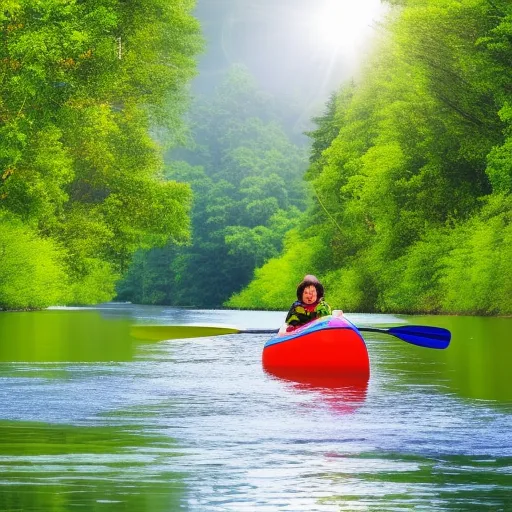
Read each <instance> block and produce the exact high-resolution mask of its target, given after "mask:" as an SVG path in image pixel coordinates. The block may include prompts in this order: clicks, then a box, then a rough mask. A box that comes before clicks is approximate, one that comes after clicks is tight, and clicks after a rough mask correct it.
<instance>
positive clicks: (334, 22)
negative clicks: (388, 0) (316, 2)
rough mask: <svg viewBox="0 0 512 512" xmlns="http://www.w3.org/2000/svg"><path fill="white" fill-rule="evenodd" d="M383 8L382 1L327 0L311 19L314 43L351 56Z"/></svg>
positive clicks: (325, 48)
mask: <svg viewBox="0 0 512 512" xmlns="http://www.w3.org/2000/svg"><path fill="white" fill-rule="evenodd" d="M383 9H384V7H383V6H382V4H381V2H380V0H359V1H358V2H354V1H353V0H325V1H324V2H323V3H321V4H320V8H319V10H318V11H317V13H316V14H315V15H314V16H313V19H312V23H311V36H312V38H313V42H314V44H315V45H317V46H319V47H322V48H323V49H324V50H331V51H341V52H343V53H351V52H352V51H353V50H354V49H355V48H356V47H357V46H358V44H360V43H362V42H363V41H364V40H365V39H366V38H367V37H368V34H369V32H371V30H372V24H373V23H374V20H375V19H377V18H378V17H379V15H380V13H381V12H382V11H383Z"/></svg>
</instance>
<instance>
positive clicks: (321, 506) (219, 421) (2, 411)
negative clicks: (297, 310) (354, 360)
mask: <svg viewBox="0 0 512 512" xmlns="http://www.w3.org/2000/svg"><path fill="white" fill-rule="evenodd" d="M347 316H348V317H349V319H351V320H352V321H353V322H354V323H356V325H366V326H370V325H378V326H384V327H385V326H387V325H398V324H405V323H415V324H422V325H439V326H443V327H447V328H449V329H451V330H452V332H453V340H452V343H451V345H450V347H449V348H448V349H447V350H445V351H436V350H432V349H425V348H421V347H416V346H413V345H409V344H407V343H404V342H402V341H400V340H398V339H396V338H393V337H391V336H386V335H375V334H371V335H367V336H365V339H366V340H367V345H368V350H369V354H370V360H371V376H370V380H369V382H368V383H365V384H361V383H351V382H345V383H323V384H320V385H319V384H318V383H311V382H309V383H308V382H297V381H293V380H285V379H281V378H277V377H275V376H273V375H269V374H267V373H265V372H264V371H263V370H262V367H261V349H262V346H263V344H264V342H265V340H266V339H267V338H268V336H265V335H246V334H241V335H229V336H221V337H210V338H199V339H185V340H169V341H162V342H158V343H154V342H152V343H141V342H138V341H136V340H133V339H131V338H130V336H129V325H130V324H132V323H133V322H139V323H162V324H175V323H176V324H193V323H196V324H216V325H218V324H224V325H235V326H239V327H243V328H245V327H247V328H256V327H258V328H269V329H270V328H277V327H279V325H280V323H281V321H282V319H283V317H284V313H270V312H237V311H190V310H183V309H176V308H165V307H135V306H130V305H106V306H103V307H102V308H98V309H90V310H77V311H74V310H54V311H43V312H37V313H0V484H1V486H0V510H3V511H4V510H5V511H7V510H13V511H14V510H24V511H25V510H30V511H43V510H44V511H47V510H52V511H57V512H60V511H68V510H73V509H75V508H80V509H82V510H94V511H96V510H109V511H110V510H114V511H115V510H119V511H121V510H122V511H133V512H135V511H147V512H150V511H151V512H160V511H162V512H163V511H172V510H187V511H243V510H248V511H249V510H261V511H278V510H282V511H331V510H332V511H340V510H343V511H345V510H346V511H358V510H361V511H386V510H389V511H397V510H400V511H402V510H415V511H417V510H419V511H443V510H446V511H455V510H465V511H466V510H467V511H473V510H474V511H475V512H476V511H481V510H489V511H507V510H512V492H511V489H512V441H511V439H512V436H511V425H512V421H511V419H512V386H510V377H509V373H510V361H511V354H512V335H511V334H510V333H511V327H512V320H511V319H492V318H474V317H393V316H387V315H357V314H352V315H350V314H348V315H347Z"/></svg>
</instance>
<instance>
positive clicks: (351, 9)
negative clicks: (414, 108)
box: [193, 0, 389, 134]
mask: <svg viewBox="0 0 512 512" xmlns="http://www.w3.org/2000/svg"><path fill="white" fill-rule="evenodd" d="M387 8H389V5H388V6H386V5H383V4H382V3H381V2H380V0H360V1H358V2H353V1H352V0H280V1H279V2H276V1H274V0H254V1H252V2H247V1H244V0H198V1H197V7H196V9H195V11H194V14H195V16H196V17H197V18H198V19H199V21H200V22H201V27H202V31H203V36H204V38H205V41H206V46H205V51H204V53H203V54H202V55H200V57H199V69H198V71H199V75H198V76H197V77H196V78H195V80H194V81H193V90H194V91H195V92H198V93H201V94H209V93H211V92H212V90H213V89H214V88H215V87H216V86H218V84H219V82H220V81H221V80H222V78H223V77H224V76H225V73H226V72H227V70H228V69H229V67H230V66H232V65H233V64H243V65H244V66H246V67H247V69H248V70H249V71H250V73H251V74H252V75H253V76H254V77H255V79H256V82H257V84H258V85H259V86H260V87H261V88H262V89H263V90H265V91H266V92H268V93H269V94H271V95H273V96H274V97H276V98H278V99H279V98H281V97H286V98H288V100H289V101H293V102H295V104H296V105H297V111H296V118H295V125H294V127H293V128H294V131H295V132H296V133H297V134H300V133H302V132H303V131H304V130H307V129H310V128H311V118H312V117H313V116H315V115H318V114H319V113H320V112H321V111H322V110H323V109H324V108H325V103H326V101H327V99H328V97H329V95H330V94H331V93H332V92H333V91H335V90H336V89H338V88H339V87H340V85H341V84H342V83H343V82H344V81H346V80H349V79H350V78H351V77H353V76H354V75H356V74H357V71H358V67H359V64H360V62H361V60H362V59H364V58H365V56H366V53H367V51H368V50H369V48H370V47H371V43H372V40H373V39H374V36H375V34H376V32H377V30H378V24H379V20H381V19H382V17H383V16H384V13H385V12H386V10H387Z"/></svg>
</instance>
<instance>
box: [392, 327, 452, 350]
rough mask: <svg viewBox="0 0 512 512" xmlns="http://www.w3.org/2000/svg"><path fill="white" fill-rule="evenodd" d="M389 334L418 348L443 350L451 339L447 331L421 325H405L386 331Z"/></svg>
mask: <svg viewBox="0 0 512 512" xmlns="http://www.w3.org/2000/svg"><path fill="white" fill-rule="evenodd" d="M387 331H388V333H389V334H392V335H393V336H396V337H397V338H400V339H401V340H403V341H406V342H407V343H412V344H413V345H419V346H420V347H427V348H437V349H444V348H446V347H447V346H448V345H449V344H450V340H451V337H452V334H451V332H450V331H449V330H448V329H443V328H442V327H430V326H422V325H405V326H401V327H391V328H390V329H387Z"/></svg>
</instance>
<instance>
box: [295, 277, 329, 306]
mask: <svg viewBox="0 0 512 512" xmlns="http://www.w3.org/2000/svg"><path fill="white" fill-rule="evenodd" d="M308 286H314V287H315V288H316V296H317V300H320V299H322V298H323V297H324V287H323V286H322V285H321V283H320V281H319V280H318V279H317V278H316V277H315V276H312V275H310V274H308V275H307V276H304V279H303V280H302V281H301V282H300V284H299V286H297V299H298V300H300V301H301V302H302V294H303V293H304V289H305V288H307V287H308Z"/></svg>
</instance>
